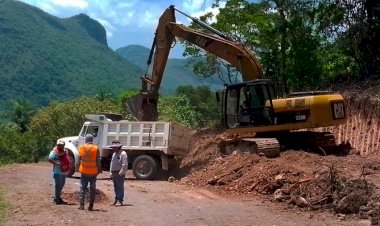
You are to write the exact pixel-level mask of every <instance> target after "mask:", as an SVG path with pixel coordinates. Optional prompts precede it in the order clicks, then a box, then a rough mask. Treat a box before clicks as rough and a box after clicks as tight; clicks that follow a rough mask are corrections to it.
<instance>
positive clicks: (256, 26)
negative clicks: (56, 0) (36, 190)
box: [0, 0, 380, 164]
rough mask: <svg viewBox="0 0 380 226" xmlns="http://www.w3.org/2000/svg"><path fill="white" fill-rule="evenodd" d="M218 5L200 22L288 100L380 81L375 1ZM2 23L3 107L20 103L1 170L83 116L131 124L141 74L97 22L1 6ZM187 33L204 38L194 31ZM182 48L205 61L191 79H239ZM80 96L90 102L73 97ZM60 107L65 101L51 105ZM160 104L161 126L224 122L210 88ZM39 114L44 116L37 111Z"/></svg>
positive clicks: (4, 131)
mask: <svg viewBox="0 0 380 226" xmlns="http://www.w3.org/2000/svg"><path fill="white" fill-rule="evenodd" d="M222 3H224V1H223V2H222V1H218V0H215V1H214V4H213V7H218V8H219V10H220V13H219V14H218V15H212V14H211V13H208V14H206V15H203V16H201V17H200V19H201V20H203V21H205V22H207V23H209V24H211V25H212V26H213V27H215V28H217V29H218V30H220V31H222V32H223V33H224V34H225V35H226V36H229V37H230V38H232V39H234V40H235V41H236V42H239V43H242V44H244V45H246V46H248V47H250V48H251V50H252V52H254V54H255V55H256V56H257V58H258V59H259V60H260V61H261V64H262V66H263V70H264V72H265V76H266V77H267V78H270V79H272V80H273V82H274V84H275V85H276V86H277V88H278V89H279V90H280V91H282V92H284V93H285V92H287V91H292V90H316V89H320V88H326V87H327V86H329V87H330V86H333V87H334V86H335V85H337V84H341V83H353V82H354V83H355V82H360V81H363V80H367V81H375V80H380V78H379V77H380V75H379V74H380V70H379V65H380V57H379V56H380V55H379V51H380V49H379V45H380V42H379V41H378V40H380V3H379V2H378V1H375V0H363V1H352V0H318V1H315V0H313V1H312V0H286V1H285V0H261V1H257V2H250V1H245V0H228V1H226V2H225V5H224V4H222ZM222 6H223V7H222ZM213 16H215V17H216V22H214V23H212V22H211V21H214V20H211V18H212V17H213ZM20 20H22V21H20ZM0 22H1V23H0V34H1V35H0V51H1V54H0V82H1V84H3V87H4V88H3V91H2V92H1V94H0V101H3V102H4V101H5V100H8V99H10V98H11V99H12V98H14V99H17V98H20V99H17V100H14V101H12V102H10V103H11V111H9V112H7V113H6V116H7V118H8V119H9V123H7V124H6V125H5V126H2V128H1V130H0V152H1V153H2V155H1V156H0V164H2V163H8V162H16V161H18V162H27V161H37V160H38V159H39V158H40V157H43V156H46V154H47V152H48V151H49V149H50V148H51V147H52V146H53V145H54V141H55V140H56V139H57V138H59V137H64V136H69V135H76V133H77V132H78V129H79V127H80V126H81V124H82V122H83V121H84V117H83V115H84V114H86V113H93V112H114V113H121V114H124V115H125V117H130V116H129V115H127V113H126V112H125V109H124V103H125V100H126V98H128V97H129V96H131V95H133V94H136V93H137V92H138V88H139V85H138V79H137V77H138V76H139V75H141V74H140V73H141V71H142V70H141V68H139V67H138V66H136V65H135V64H133V63H129V62H128V61H126V60H125V59H123V58H122V57H120V56H118V55H117V54H116V53H114V52H113V51H112V50H110V49H109V48H108V47H107V43H106V39H105V33H104V28H103V27H101V26H100V25H99V24H98V23H97V22H96V21H93V20H92V19H90V18H89V17H87V16H85V15H79V16H76V17H72V18H68V19H59V18H56V17H53V16H50V15H47V14H45V13H44V12H42V11H41V10H39V9H37V8H34V7H30V6H27V5H25V4H22V3H19V2H16V1H10V0H4V1H1V2H0ZM191 27H193V28H196V29H199V30H203V29H202V28H201V27H199V26H198V25H196V24H192V25H191ZM205 32H207V31H205ZM4 34H5V35H4ZM46 43H50V44H49V45H46ZM184 45H185V46H186V50H185V53H184V54H185V55H187V56H190V57H200V58H198V59H201V60H199V61H196V62H195V64H193V65H192V69H191V70H192V71H193V72H194V73H196V74H197V75H199V76H202V77H210V76H214V77H215V76H216V77H217V78H218V79H220V80H222V81H223V82H224V83H232V82H235V81H237V80H239V78H238V76H237V74H236V73H237V72H236V70H234V69H233V68H230V67H229V66H228V64H226V62H224V61H220V60H219V59H218V58H216V57H215V56H214V55H211V54H208V53H205V52H204V51H202V50H201V49H198V48H196V47H194V46H192V45H190V44H188V43H186V42H184ZM62 46H63V47H64V48H58V47H62ZM120 52H122V51H121V50H120V51H119V53H120ZM124 57H125V56H124ZM136 60H137V59H136ZM139 60H142V58H141V59H139ZM181 68H182V67H181ZM181 68H180V69H179V70H181ZM74 69H75V70H74ZM186 70H190V69H186ZM90 81H91V82H90ZM79 84H86V85H87V86H85V87H81V86H79ZM114 84H118V86H116V87H115V86H114ZM131 87H134V89H130V88H131ZM108 89H110V90H111V89H112V91H113V92H108ZM43 90H50V91H54V92H50V93H48V92H42V91H43ZM82 95H87V96H88V97H80V98H76V97H78V96H82ZM58 99H60V100H63V99H66V100H67V101H66V102H62V101H61V102H53V100H58ZM159 101H160V102H159V112H160V116H159V119H160V120H167V121H176V122H179V123H182V124H185V125H187V126H189V127H192V128H205V127H210V126H215V125H216V124H218V123H219V122H220V119H219V117H218V106H217V103H216V102H215V100H214V95H213V93H212V91H211V90H210V87H209V86H200V87H192V86H182V87H178V88H177V89H176V90H175V91H174V93H173V95H170V96H161V97H160V100H159ZM0 104H3V103H1V102H0ZM36 104H37V105H36ZM40 106H46V107H43V108H36V107H40Z"/></svg>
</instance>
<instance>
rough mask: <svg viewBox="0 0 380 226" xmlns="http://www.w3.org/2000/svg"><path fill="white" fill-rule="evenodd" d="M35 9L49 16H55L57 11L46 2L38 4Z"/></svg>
mask: <svg viewBox="0 0 380 226" xmlns="http://www.w3.org/2000/svg"><path fill="white" fill-rule="evenodd" d="M37 7H38V8H40V9H42V10H43V11H45V12H48V13H50V14H57V10H56V9H55V8H54V7H53V6H52V5H51V4H50V3H48V2H40V3H39V4H38V5H37Z"/></svg>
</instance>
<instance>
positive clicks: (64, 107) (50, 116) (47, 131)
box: [31, 97, 123, 151]
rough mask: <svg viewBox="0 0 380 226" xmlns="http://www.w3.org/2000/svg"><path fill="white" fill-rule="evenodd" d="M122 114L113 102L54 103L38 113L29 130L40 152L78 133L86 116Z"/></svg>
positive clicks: (80, 101)
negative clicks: (63, 138)
mask: <svg viewBox="0 0 380 226" xmlns="http://www.w3.org/2000/svg"><path fill="white" fill-rule="evenodd" d="M101 112H108V113H123V111H122V109H120V106H118V105H117V104H115V103H114V102H113V101H109V100H104V101H99V100H98V99H97V98H95V97H82V98H79V99H75V100H71V101H67V102H62V103H58V102H54V103H51V104H50V105H49V106H48V107H46V108H42V109H41V110H39V111H38V113H37V114H36V116H35V117H34V118H33V119H32V122H31V130H32V131H33V133H34V134H35V135H36V137H37V140H38V144H39V145H40V146H41V150H42V151H46V150H48V149H49V148H51V147H52V146H53V145H54V144H55V141H56V140H57V139H58V138H60V137H65V136H74V135H77V134H78V133H79V130H80V128H81V126H82V124H83V122H84V121H86V119H85V117H84V116H85V115H86V114H94V113H101Z"/></svg>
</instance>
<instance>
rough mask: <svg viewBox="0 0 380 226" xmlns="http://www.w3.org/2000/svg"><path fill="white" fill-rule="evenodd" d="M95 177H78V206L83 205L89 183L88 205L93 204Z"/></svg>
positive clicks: (83, 175) (84, 175)
mask: <svg viewBox="0 0 380 226" xmlns="http://www.w3.org/2000/svg"><path fill="white" fill-rule="evenodd" d="M96 176H97V175H86V174H82V175H81V177H80V184H81V186H80V197H79V202H80V205H84V199H85V197H86V192H87V186H88V183H90V205H93V204H94V202H95V192H96Z"/></svg>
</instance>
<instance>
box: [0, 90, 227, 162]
mask: <svg viewBox="0 0 380 226" xmlns="http://www.w3.org/2000/svg"><path fill="white" fill-rule="evenodd" d="M136 93H137V91H136V90H127V91H125V92H124V93H121V94H119V95H115V94H112V93H104V92H100V93H99V94H98V95H96V96H94V97H80V98H76V99H73V100H69V101H66V102H53V103H51V104H49V105H48V106H47V107H44V108H39V109H37V108H36V107H33V105H32V104H31V103H30V102H29V101H27V100H18V101H13V102H12V105H13V108H12V110H11V111H9V112H7V113H6V114H4V116H5V117H6V118H7V122H6V123H4V124H3V125H2V126H1V128H0V152H1V153H2V154H1V155H0V165H1V164H9V163H15V162H22V163H26V162H38V161H39V160H40V159H43V158H45V157H46V155H47V154H48V153H49V151H50V150H51V148H52V147H53V146H54V145H55V141H56V140H57V139H58V138H60V137H66V136H75V135H78V134H77V133H78V131H79V130H80V128H81V126H82V124H83V122H84V121H86V119H85V117H84V116H85V115H86V114H94V113H118V114H122V115H123V116H124V118H125V119H129V120H133V117H132V116H131V115H129V114H127V113H126V111H125V109H124V106H125V100H126V99H127V98H128V97H129V96H132V95H135V94H136ZM158 108H159V109H158V110H159V112H160V115H159V120H164V121H172V122H177V123H180V124H182V125H186V126H188V127H191V128H194V129H198V128H204V127H210V126H214V125H215V124H217V123H219V120H218V118H219V117H218V108H217V103H216V101H215V97H214V95H213V92H212V91H211V90H210V89H209V88H208V87H206V86H201V87H196V88H194V87H192V86H185V87H179V88H178V89H177V90H176V94H175V95H172V96H162V97H161V98H160V100H159V106H158Z"/></svg>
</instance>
